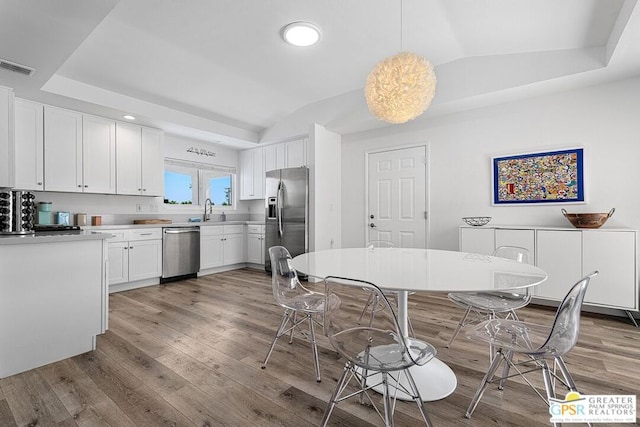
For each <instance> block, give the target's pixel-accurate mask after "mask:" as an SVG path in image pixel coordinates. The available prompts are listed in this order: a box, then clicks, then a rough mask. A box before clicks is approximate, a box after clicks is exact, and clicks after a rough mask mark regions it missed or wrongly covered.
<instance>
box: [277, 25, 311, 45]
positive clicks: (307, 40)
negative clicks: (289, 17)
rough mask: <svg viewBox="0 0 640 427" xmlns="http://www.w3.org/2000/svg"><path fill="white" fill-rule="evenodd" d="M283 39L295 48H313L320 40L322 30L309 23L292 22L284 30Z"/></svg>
mask: <svg viewBox="0 0 640 427" xmlns="http://www.w3.org/2000/svg"><path fill="white" fill-rule="evenodd" d="M282 38H283V39H284V41H286V42H287V43H289V44H292V45H294V46H302V47H306V46H311V45H313V44H316V43H317V42H318V40H320V30H319V29H318V27H316V26H315V25H313V24H311V23H309V22H292V23H291V24H288V25H285V26H284V27H283V28H282Z"/></svg>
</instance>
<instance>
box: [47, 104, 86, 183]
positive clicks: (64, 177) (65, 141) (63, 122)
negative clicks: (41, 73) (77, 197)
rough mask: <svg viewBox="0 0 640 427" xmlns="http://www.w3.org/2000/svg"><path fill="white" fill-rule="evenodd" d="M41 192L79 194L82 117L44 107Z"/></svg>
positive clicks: (75, 112) (78, 114) (59, 109)
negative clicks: (42, 181)
mask: <svg viewBox="0 0 640 427" xmlns="http://www.w3.org/2000/svg"><path fill="white" fill-rule="evenodd" d="M44 164H45V168H44V189H45V190H46V191H69V192H82V190H83V187H82V185H83V184H82V113H78V112H77V111H70V110H64V109H62V108H56V107H51V106H48V105H45V107H44Z"/></svg>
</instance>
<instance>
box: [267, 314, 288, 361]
mask: <svg viewBox="0 0 640 427" xmlns="http://www.w3.org/2000/svg"><path fill="white" fill-rule="evenodd" d="M290 315H291V313H290V312H289V310H285V312H284V314H283V315H282V321H281V322H280V326H278V330H277V331H276V336H275V337H273V341H272V342H271V347H269V352H268V353H267V357H265V358H264V362H262V369H264V368H266V367H267V362H268V361H269V357H271V353H272V352H273V348H274V347H275V346H276V341H278V338H280V337H281V336H282V331H284V329H285V325H286V324H287V322H288V321H289V318H290Z"/></svg>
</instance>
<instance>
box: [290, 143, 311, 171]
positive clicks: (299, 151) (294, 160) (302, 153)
mask: <svg viewBox="0 0 640 427" xmlns="http://www.w3.org/2000/svg"><path fill="white" fill-rule="evenodd" d="M306 141H307V140H306V139H299V140H296V141H289V142H287V143H286V149H287V153H286V158H287V167H288V168H297V167H301V166H306V165H307V158H306V153H307V150H306Z"/></svg>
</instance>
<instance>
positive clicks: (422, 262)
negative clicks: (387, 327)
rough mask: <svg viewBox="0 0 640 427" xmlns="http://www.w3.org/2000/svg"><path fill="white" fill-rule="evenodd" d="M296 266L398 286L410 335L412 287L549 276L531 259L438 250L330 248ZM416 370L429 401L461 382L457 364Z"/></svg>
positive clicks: (314, 273) (510, 283)
mask: <svg viewBox="0 0 640 427" xmlns="http://www.w3.org/2000/svg"><path fill="white" fill-rule="evenodd" d="M291 265H292V266H293V268H295V269H296V270H297V271H299V272H300V273H303V274H306V275H308V276H310V277H314V278H318V279H324V278H325V277H328V276H338V277H344V278H349V279H358V280H365V281H367V282H371V283H373V284H375V285H376V286H378V287H379V288H381V289H383V290H390V291H397V292H398V320H399V323H400V328H401V329H402V331H403V333H405V335H406V334H407V330H408V328H407V319H408V315H407V299H408V294H409V292H479V291H482V292H491V291H504V290H518V289H525V288H529V287H532V286H536V285H538V284H540V283H542V282H544V281H545V280H546V279H547V274H546V273H545V272H544V271H543V270H541V269H540V268H538V267H535V266H533V265H530V264H523V263H519V262H516V261H512V260H507V259H503V258H496V257H492V256H488V255H480V254H474V253H466V252H457V251H444V250H437V249H409V248H345V249H328V250H323V251H317V252H308V253H305V254H302V255H298V256H296V257H295V258H293V260H292V262H291ZM411 374H412V376H413V378H414V380H415V382H416V384H417V386H418V389H419V390H420V395H421V396H422V399H423V400H425V401H433V400H439V399H442V398H444V397H446V396H448V395H450V394H451V393H453V391H454V390H455V389H456V386H457V380H456V376H455V374H454V373H453V371H452V370H451V368H450V367H449V366H448V365H446V364H445V363H444V362H442V361H441V360H439V359H437V358H434V359H432V360H431V361H430V362H428V363H427V364H425V365H422V366H413V367H411ZM398 398H401V396H399V397H398ZM407 398H408V396H407Z"/></svg>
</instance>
